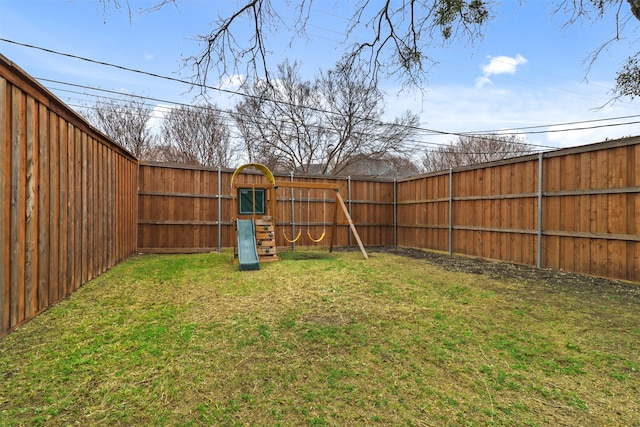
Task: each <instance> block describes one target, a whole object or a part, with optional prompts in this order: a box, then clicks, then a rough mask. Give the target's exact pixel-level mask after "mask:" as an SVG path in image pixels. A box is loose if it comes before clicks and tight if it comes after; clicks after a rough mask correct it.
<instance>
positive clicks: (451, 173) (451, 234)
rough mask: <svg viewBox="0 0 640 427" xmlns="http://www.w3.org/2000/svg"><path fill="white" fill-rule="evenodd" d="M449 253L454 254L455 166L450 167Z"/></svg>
mask: <svg viewBox="0 0 640 427" xmlns="http://www.w3.org/2000/svg"><path fill="white" fill-rule="evenodd" d="M449 255H453V168H449Z"/></svg>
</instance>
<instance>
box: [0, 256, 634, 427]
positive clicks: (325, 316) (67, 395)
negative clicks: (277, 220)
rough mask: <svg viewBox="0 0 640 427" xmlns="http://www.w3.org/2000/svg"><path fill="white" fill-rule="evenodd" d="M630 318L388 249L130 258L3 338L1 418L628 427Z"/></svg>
mask: <svg viewBox="0 0 640 427" xmlns="http://www.w3.org/2000/svg"><path fill="white" fill-rule="evenodd" d="M637 322H638V308H637V306H636V305H634V304H628V303H626V302H625V301H619V300H615V299H614V300H610V301H607V305H606V306H603V304H602V301H600V300H598V298H596V297H595V296H594V295H592V294H588V295H583V296H580V295H575V294H571V295H569V294H567V293H563V292H557V291H554V292H547V291H545V287H544V286H542V285H537V284H536V283H532V282H526V283H525V282H521V281H517V280H511V281H500V280H495V279H492V278H489V277H487V276H484V275H479V274H466V273H460V272H451V271H446V270H444V269H441V268H439V267H437V266H435V265H433V264H430V263H428V262H425V261H423V260H416V259H409V258H402V257H398V256H394V255H390V254H382V253H375V254H372V255H371V258H370V260H368V261H365V260H363V259H362V258H361V256H359V254H358V253H348V252H347V253H331V254H330V253H326V252H313V251H300V252H285V253H282V254H281V260H280V261H279V262H277V263H268V264H263V265H261V269H260V270H259V271H251V272H239V271H238V268H237V265H234V264H233V263H232V262H231V256H230V254H228V253H223V254H202V255H166V256H160V255H153V256H139V257H133V258H131V259H129V260H127V261H125V262H123V263H121V264H120V265H118V266H116V267H114V268H113V269H111V270H110V271H109V272H107V273H106V274H104V275H102V276H101V277H99V278H97V279H96V280H93V281H91V282H90V283H88V284H86V285H85V286H83V287H82V288H81V289H80V290H78V291H77V292H76V293H75V294H73V295H72V296H71V297H70V298H68V299H67V300H65V301H63V302H61V303H59V304H57V305H56V306H54V307H52V308H51V309H50V310H48V311H47V312H45V313H43V314H42V315H40V316H38V317H37V318H36V319H35V320H33V321H31V322H29V323H28V324H26V325H25V326H23V327H21V328H19V329H18V330H16V331H15V332H13V333H11V334H10V335H9V336H7V337H5V338H4V339H2V340H0V380H1V381H0V425H3V426H14V425H15V426H19V425H46V426H66V425H76V424H78V425H123V426H124V425H127V426H128V425H145V426H146V425H149V426H154V425H157V426H164V425H186V426H189V425H191V426H199V425H231V426H233V425H238V426H240V425H264V426H300V425H303V426H305V425H306V426H342V425H405V426H427V425H477V426H485V425H492V426H514V425H529V426H544V425H603V426H607V425H610V426H617V425H639V424H640V400H638V397H637V396H638V395H640V389H639V386H640V377H639V374H638V369H639V366H638V363H639V361H640V348H639V346H638V345H637V342H638V337H639V332H638V331H639V330H638V323H637ZM612 325H614V327H612Z"/></svg>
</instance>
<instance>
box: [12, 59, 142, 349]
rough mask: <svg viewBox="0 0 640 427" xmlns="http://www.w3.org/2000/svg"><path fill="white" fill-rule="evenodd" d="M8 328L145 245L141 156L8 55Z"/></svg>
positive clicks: (18, 323) (54, 301) (44, 307)
mask: <svg viewBox="0 0 640 427" xmlns="http://www.w3.org/2000/svg"><path fill="white" fill-rule="evenodd" d="M0 136H1V140H0V171H1V172H0V259H2V264H0V337H1V336H3V335H4V334H6V333H8V332H9V331H10V330H12V329H13V328H15V327H16V326H18V325H20V324H21V323H23V322H25V321H27V320H29V319H30V318H32V317H34V316H35V315H36V314H37V313H39V312H41V311H43V310H44V309H46V308H47V307H49V306H51V305H52V304H54V303H56V302H57V301H59V300H61V299H62V298H65V297H66V296H68V295H69V294H70V293H71V292H73V291H74V290H76V289H77V288H78V287H80V286H81V285H82V284H83V283H85V282H87V281H88V280H90V279H92V278H94V277H96V276H98V275H99V274H101V273H102V272H104V271H105V270H106V269H108V268H109V267H111V266H113V265H114V264H116V263H118V262H119V261H121V260H123V259H124V258H127V257H128V256H129V255H130V254H131V253H133V252H134V251H135V247H136V240H135V231H136V217H137V211H136V209H135V207H136V198H137V194H136V178H137V160H136V159H135V158H134V157H133V156H131V155H130V154H129V153H127V152H126V151H125V150H123V149H121V148H120V147H118V146H117V145H115V144H113V143H112V142H110V141H109V140H108V139H107V138H106V137H105V136H104V135H102V134H100V133H99V132H97V131H96V130H95V129H93V128H91V127H89V126H88V125H87V123H86V122H85V121H84V120H83V119H81V118H80V117H79V116H78V115H77V114H76V113H74V112H73V111H72V110H71V109H69V107H67V106H66V105H64V104H63V103H62V102H61V101H59V100H58V99H57V98H56V97H55V96H54V95H52V94H51V93H50V92H48V91H47V90H46V89H44V88H43V87H42V86H40V85H39V84H38V83H37V82H36V81H35V80H33V79H32V78H30V77H29V76H28V75H27V74H26V73H24V71H22V70H21V69H19V68H18V67H16V66H15V65H14V64H13V63H11V62H10V61H8V60H7V59H6V58H4V57H3V56H1V55H0Z"/></svg>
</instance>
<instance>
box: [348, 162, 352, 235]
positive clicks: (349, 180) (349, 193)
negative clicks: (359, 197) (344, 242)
mask: <svg viewBox="0 0 640 427" xmlns="http://www.w3.org/2000/svg"><path fill="white" fill-rule="evenodd" d="M347 197H348V198H349V216H350V217H351V218H352V219H353V214H352V213H351V175H349V176H348V177H347ZM352 239H353V235H352V233H351V229H349V246H352V245H353V240H352Z"/></svg>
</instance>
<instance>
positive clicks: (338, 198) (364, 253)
mask: <svg viewBox="0 0 640 427" xmlns="http://www.w3.org/2000/svg"><path fill="white" fill-rule="evenodd" d="M336 201H337V202H338V203H336V208H335V211H334V212H333V225H332V227H333V229H332V230H331V240H330V243H329V252H333V236H335V235H336V225H337V223H338V222H337V221H338V205H340V207H341V208H342V212H344V216H345V217H346V218H347V222H348V223H349V227H351V232H352V233H353V236H354V237H355V238H356V243H358V247H359V248H360V252H362V256H363V257H364V259H369V255H367V251H366V250H365V249H364V245H363V244H362V240H360V235H359V234H358V230H356V226H355V224H354V223H353V221H352V220H351V215H349V211H348V210H347V206H346V205H345V204H344V200H342V196H341V195H340V193H339V192H338V191H336Z"/></svg>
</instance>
